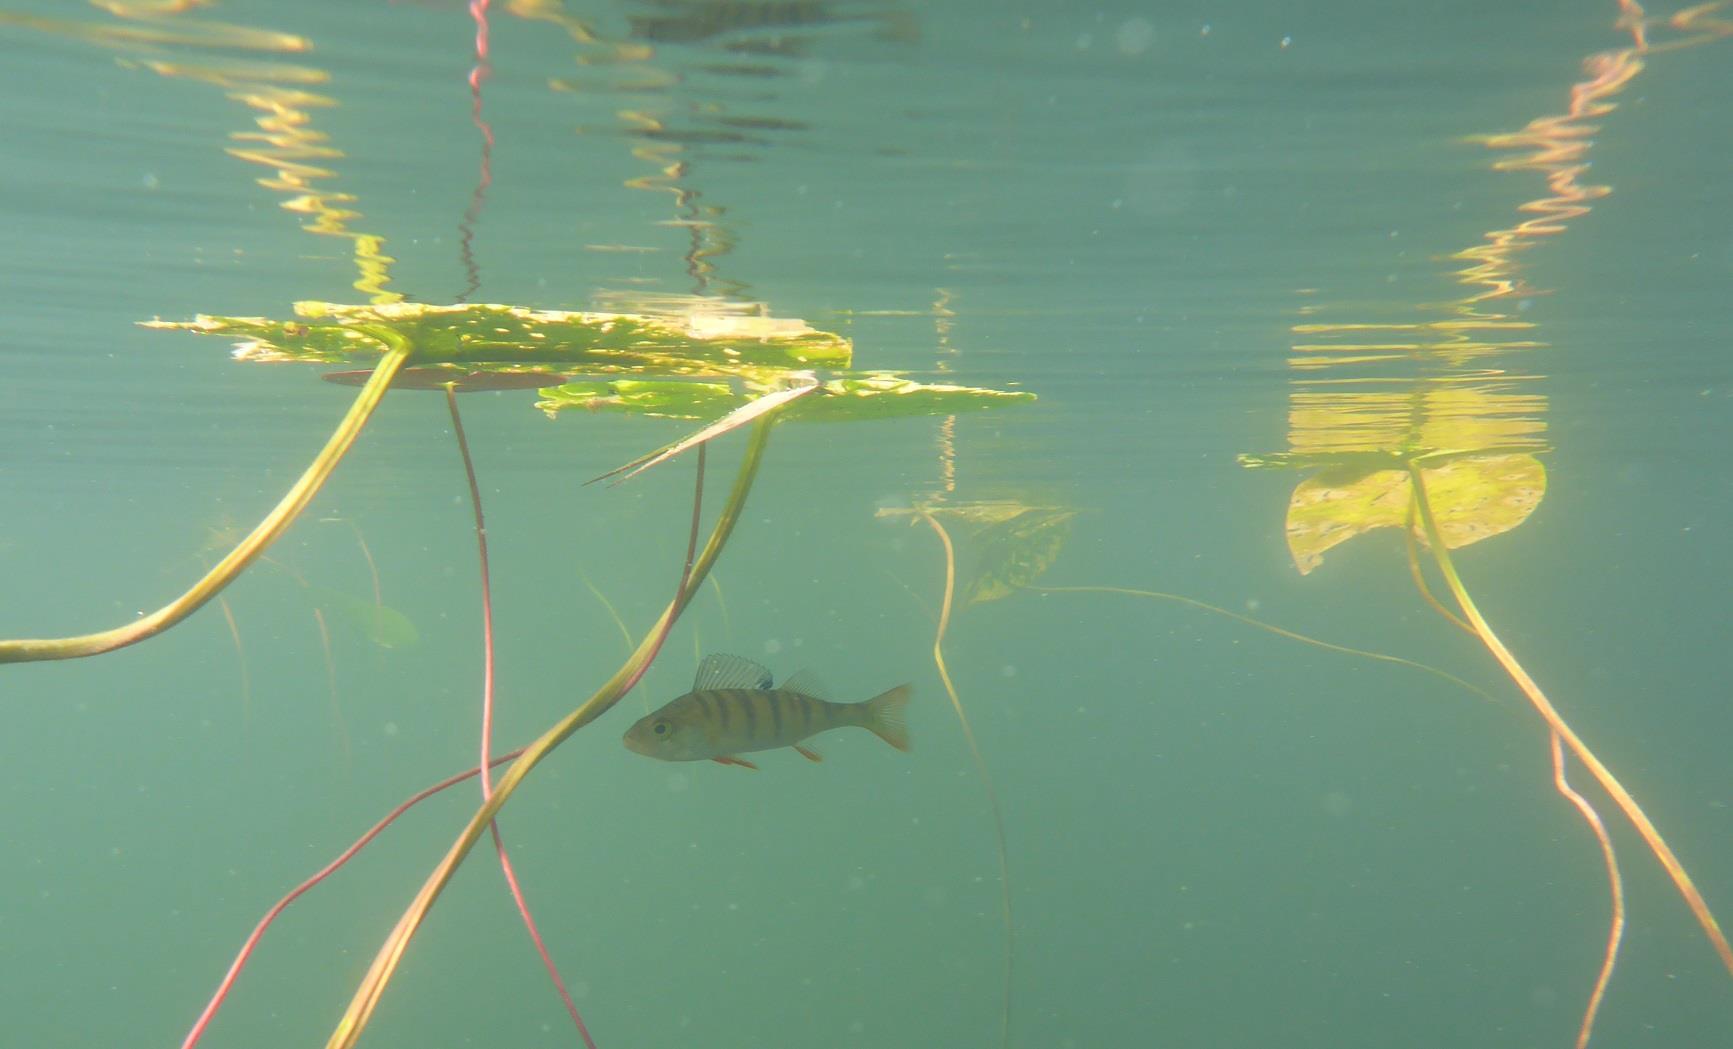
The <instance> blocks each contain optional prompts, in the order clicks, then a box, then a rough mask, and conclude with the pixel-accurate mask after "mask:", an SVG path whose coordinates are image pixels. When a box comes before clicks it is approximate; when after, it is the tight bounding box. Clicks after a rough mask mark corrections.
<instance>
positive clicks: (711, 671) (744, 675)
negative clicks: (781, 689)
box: [692, 652, 773, 692]
mask: <svg viewBox="0 0 1733 1049" xmlns="http://www.w3.org/2000/svg"><path fill="white" fill-rule="evenodd" d="M772 681H773V679H772V678H771V676H770V671H768V670H766V669H765V668H764V667H762V666H759V665H758V664H757V663H754V662H753V661H752V660H750V659H744V658H742V657H740V656H731V655H729V654H727V653H726V652H712V653H711V654H710V655H707V656H705V657H704V659H703V661H702V662H700V663H699V664H698V673H697V674H696V675H695V676H694V677H693V678H692V691H694V692H708V691H710V690H711V689H718V688H769V687H770V685H771V682H772Z"/></svg>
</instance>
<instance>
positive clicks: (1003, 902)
mask: <svg viewBox="0 0 1733 1049" xmlns="http://www.w3.org/2000/svg"><path fill="white" fill-rule="evenodd" d="M916 512H917V513H919V514H920V515H921V519H922V520H924V521H926V522H927V524H928V525H931V526H932V529H933V533H934V534H935V535H937V536H938V537H939V543H940V545H942V546H943V547H944V550H945V596H944V600H943V601H942V602H941V603H940V605H939V624H938V629H937V630H935V631H934V633H933V665H934V666H935V667H937V668H938V670H939V681H940V682H942V683H943V684H944V686H945V695H947V696H949V697H950V700H951V709H952V710H953V711H955V712H956V715H957V723H958V724H959V725H961V726H962V728H963V740H964V742H966V743H967V744H968V745H969V756H970V757H971V758H972V759H973V760H974V763H975V773H976V774H977V775H979V776H980V777H981V786H982V788H983V789H984V790H985V791H986V794H987V806H988V808H990V809H992V811H993V831H994V834H995V835H996V839H997V842H998V847H999V912H1000V916H1001V917H1002V918H1003V919H1004V922H1005V997H1004V1005H1003V1009H1002V1011H1001V1013H1000V1016H999V1044H1000V1045H1002V1046H1005V1047H1006V1049H1009V1047H1010V1045H1011V989H1012V986H1013V979H1014V977H1015V964H1016V949H1017V931H1016V930H1017V926H1016V923H1015V922H1014V921H1013V920H1012V912H1011V854H1010V848H1009V847H1008V846H1007V844H1006V838H1005V814H1004V812H1003V810H1002V809H1001V808H1000V806H999V792H998V791H997V790H996V789H995V788H994V786H993V775H992V773H991V772H989V771H988V769H987V759H986V758H984V757H982V756H981V746H980V744H979V743H977V742H976V741H975V729H974V727H973V726H972V725H970V723H969V715H968V714H967V713H965V712H964V710H963V701H962V700H961V699H960V698H958V696H957V686H956V685H955V684H953V683H952V681H951V671H950V669H949V668H948V667H946V666H945V647H944V646H945V634H946V632H947V631H949V629H950V626H951V599H952V598H953V597H954V596H955V594H956V590H957V555H956V549H955V548H954V547H953V546H952V545H951V536H950V533H948V532H946V531H945V526H944V525H942V524H940V523H939V521H938V519H937V518H935V517H934V516H933V515H932V514H930V513H927V512H926V511H925V510H917V511H916Z"/></svg>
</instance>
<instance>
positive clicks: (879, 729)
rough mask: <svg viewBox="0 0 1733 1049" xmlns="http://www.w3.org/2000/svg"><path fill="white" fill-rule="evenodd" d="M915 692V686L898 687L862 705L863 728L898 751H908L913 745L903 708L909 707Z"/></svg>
mask: <svg viewBox="0 0 1733 1049" xmlns="http://www.w3.org/2000/svg"><path fill="white" fill-rule="evenodd" d="M913 691H914V686H913V685H898V686H897V687H896V688H893V689H891V690H889V691H888V692H883V693H880V694H879V695H877V696H874V697H873V698H871V699H869V700H867V701H866V702H865V703H863V704H861V708H862V709H861V714H862V717H861V727H862V728H866V729H870V730H872V733H873V734H874V735H876V736H878V738H880V739H882V740H884V741H885V742H886V743H889V744H890V745H891V746H893V747H895V748H897V749H898V750H905V751H906V750H908V749H909V748H910V746H912V743H911V742H910V740H909V726H908V723H907V722H905V721H904V720H903V708H904V707H906V706H908V705H909V696H910V695H911V694H912V693H913Z"/></svg>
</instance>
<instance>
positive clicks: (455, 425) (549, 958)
mask: <svg viewBox="0 0 1733 1049" xmlns="http://www.w3.org/2000/svg"><path fill="white" fill-rule="evenodd" d="M445 404H446V407H447V408H449V409H450V410H451V431H452V434H453V435H454V436H455V437H456V438H457V454H458V456H459V457H460V458H461V459H462V460H463V475H464V478H465V479H466V480H467V481H468V482H469V505H470V507H471V508H472V509H473V510H474V511H475V546H476V560H477V562H478V564H479V565H480V581H481V666H482V672H481V764H480V765H479V766H477V767H478V769H479V770H480V774H479V775H478V776H477V777H476V780H477V782H479V783H480V784H481V800H482V801H484V802H485V801H487V799H488V798H489V797H490V796H492V794H493V775H492V772H491V771H490V770H489V768H488V760H489V755H490V754H491V753H492V752H493V707H494V703H493V698H494V645H493V582H492V573H491V572H490V570H489V568H488V556H487V517H486V515H485V514H483V512H482V508H481V485H480V484H479V483H477V481H476V479H475V460H474V459H472V458H471V457H470V454H469V438H468V437H467V436H465V435H464V432H463V416H462V415H461V414H459V412H458V410H457V385H456V384H455V383H446V384H445ZM487 830H488V833H489V834H490V835H491V836H492V837H493V851H494V855H496V856H498V857H499V870H500V874H501V875H503V876H504V877H505V884H506V888H507V890H508V891H510V892H511V898H512V902H513V903H515V904H516V905H517V912H518V917H520V918H522V919H523V923H524V930H525V931H526V932H528V933H529V935H530V943H532V944H534V945H535V949H536V954H537V955H539V956H540V957H541V960H542V967H543V968H545V969H546V970H547V972H548V979H550V980H552V981H553V984H554V991H555V992H556V993H557V994H559V996H560V1001H561V1003H563V1004H564V1005H565V1007H566V1015H568V1016H570V1017H571V1018H572V1025H573V1026H574V1027H576V1028H577V1029H578V1037H579V1038H580V1039H581V1040H582V1041H583V1043H584V1045H586V1046H588V1047H589V1049H596V1043H595V1041H594V1040H592V1039H591V1038H590V1029H589V1027H588V1026H587V1025H586V1024H585V1023H584V1017H583V1015H582V1014H581V1013H579V1012H578V1004H577V1003H576V1002H574V1001H572V994H571V992H570V991H568V990H567V989H566V981H565V979H564V978H563V977H561V976H560V969H559V966H557V965H555V964H554V956H553V955H552V954H550V953H549V952H548V945H547V944H546V943H545V942H543V940H542V933H541V929H539V928H537V927H536V920H535V917H534V916H533V915H531V914H530V904H529V899H528V898H527V897H526V896H524V890H523V886H522V885H521V884H519V882H518V878H517V871H516V870H515V869H513V867H512V862H511V856H510V854H509V853H507V852H506V848H505V835H503V834H502V833H500V829H499V821H498V820H496V819H495V820H488V821H487Z"/></svg>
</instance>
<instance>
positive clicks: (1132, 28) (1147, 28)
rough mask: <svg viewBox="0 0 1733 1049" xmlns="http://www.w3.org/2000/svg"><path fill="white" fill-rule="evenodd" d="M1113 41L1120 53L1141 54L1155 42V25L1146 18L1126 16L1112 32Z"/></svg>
mask: <svg viewBox="0 0 1733 1049" xmlns="http://www.w3.org/2000/svg"><path fill="white" fill-rule="evenodd" d="M1113 42H1114V44H1115V45H1117V46H1118V48H1119V53H1120V54H1122V55H1141V54H1143V53H1144V52H1145V51H1147V50H1149V45H1150V44H1152V43H1154V42H1155V26H1153V25H1151V24H1150V23H1149V21H1148V20H1147V19H1143V18H1128V19H1126V20H1125V22H1124V23H1123V24H1122V25H1121V26H1120V27H1119V32H1117V33H1115V34H1114V38H1113Z"/></svg>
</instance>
